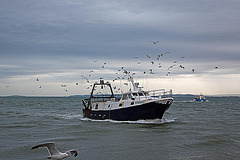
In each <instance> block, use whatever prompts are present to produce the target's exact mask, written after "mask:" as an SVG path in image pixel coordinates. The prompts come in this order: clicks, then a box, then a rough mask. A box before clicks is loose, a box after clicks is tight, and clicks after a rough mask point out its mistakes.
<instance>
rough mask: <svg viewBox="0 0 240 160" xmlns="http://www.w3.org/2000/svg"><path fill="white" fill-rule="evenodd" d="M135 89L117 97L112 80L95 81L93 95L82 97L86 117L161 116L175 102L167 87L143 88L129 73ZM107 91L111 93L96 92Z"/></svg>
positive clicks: (131, 117) (149, 117)
mask: <svg viewBox="0 0 240 160" xmlns="http://www.w3.org/2000/svg"><path fill="white" fill-rule="evenodd" d="M129 77H130V78H129V79H128V80H129V81H130V82H131V84H132V86H133V89H132V90H131V89H130V90H129V91H128V92H126V93H123V94H121V96H120V97H117V96H115V95H114V93H113V89H112V86H111V84H110V83H109V82H104V80H100V82H96V83H94V85H93V88H92V91H91V95H90V97H89V98H88V99H84V100H82V102H83V105H84V109H83V116H84V117H87V118H90V119H96V120H104V119H111V120H117V121H137V120H146V119H162V117H163V114H164V112H165V111H166V110H167V109H168V108H169V107H170V105H171V104H172V102H173V98H172V90H169V91H165V90H164V89H158V90H152V91H144V90H143V87H139V83H135V82H134V80H133V77H131V76H130V75H129ZM99 89H101V90H105V91H106V90H107V91H109V92H110V93H109V94H103V93H102V92H101V93H100V94H99V93H98V94H97V93H95V92H96V91H97V90H99Z"/></svg>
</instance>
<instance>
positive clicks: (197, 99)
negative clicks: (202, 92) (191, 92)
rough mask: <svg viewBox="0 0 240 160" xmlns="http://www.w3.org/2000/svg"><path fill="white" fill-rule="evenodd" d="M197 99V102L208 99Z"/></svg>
mask: <svg viewBox="0 0 240 160" xmlns="http://www.w3.org/2000/svg"><path fill="white" fill-rule="evenodd" d="M195 101H197V102H206V101H207V100H206V99H195Z"/></svg>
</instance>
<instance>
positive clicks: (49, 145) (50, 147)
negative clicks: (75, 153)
mask: <svg viewBox="0 0 240 160" xmlns="http://www.w3.org/2000/svg"><path fill="white" fill-rule="evenodd" d="M39 147H47V149H48V152H49V154H50V155H56V154H60V152H59V151H58V150H57V149H56V147H55V143H54V142H47V143H43V144H39V145H36V146H34V147H32V149H36V148H39Z"/></svg>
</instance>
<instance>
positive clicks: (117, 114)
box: [83, 100, 172, 121]
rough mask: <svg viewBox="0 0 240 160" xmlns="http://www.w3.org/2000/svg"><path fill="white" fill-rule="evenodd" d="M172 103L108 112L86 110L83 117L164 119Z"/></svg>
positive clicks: (145, 105) (130, 119) (152, 103)
mask: <svg viewBox="0 0 240 160" xmlns="http://www.w3.org/2000/svg"><path fill="white" fill-rule="evenodd" d="M171 103H172V100H169V101H167V103H166V104H161V103H155V102H151V103H146V104H142V105H138V106H131V107H127V108H120V109H115V110H108V111H102V110H99V111H93V110H90V109H87V108H85V109H83V115H84V117H87V118H91V119H97V120H104V119H112V120H117V121H137V120H140V119H156V118H159V119H162V117H163V114H164V112H165V111H166V110H167V109H168V108H169V107H170V105H171Z"/></svg>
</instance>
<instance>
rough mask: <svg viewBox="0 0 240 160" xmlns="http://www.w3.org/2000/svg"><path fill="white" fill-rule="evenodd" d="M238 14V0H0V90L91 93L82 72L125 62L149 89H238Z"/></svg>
mask: <svg viewBox="0 0 240 160" xmlns="http://www.w3.org/2000/svg"><path fill="white" fill-rule="evenodd" d="M239 19H240V1H238V0H236V1H235V0H228V1H226V0H211V1H208V0H198V1H197V0H196V1H192V0H180V1H179V0H171V1H169V0H166V1H161V0H159V1H155V0H154V1H153V0H131V1H129V0H119V1H117V0H115V1H110V0H105V1H104V0H101V1H100V0H99V1H98V0H91V1H89V0H88V1H87V0H85V1H80V0H61V1H59V0H41V1H36V0H26V1H19V0H7V1H6V0H0V95H15V94H17V95H33V96H37V95H40V96H55V95H59V96H66V95H73V94H88V93H89V90H87V87H88V86H89V84H88V83H87V82H86V79H85V78H82V76H83V75H84V76H85V77H87V78H88V79H89V80H90V83H94V82H95V81H97V80H98V79H99V78H100V77H103V78H104V79H105V80H109V81H110V80H112V79H114V78H116V77H117V75H116V73H117V71H118V70H119V69H121V67H122V66H124V69H127V70H131V71H132V72H135V73H136V75H135V78H136V80H138V81H139V82H140V84H141V85H142V86H144V87H145V88H148V89H157V88H166V89H173V92H174V93H193V94H200V93H203V94H207V95H215V94H239V93H240V85H239V80H240V70H239V68H240V63H239V61H240V45H239V42H240V21H239ZM152 41H159V42H158V43H157V44H156V45H154V44H153V43H152ZM166 52H170V53H167V54H165V53H166ZM159 54H160V55H161V54H163V56H161V58H160V60H157V55H159ZM147 55H150V56H151V59H149V58H147ZM183 56H185V57H184V58H181V57H183ZM135 57H138V58H135ZM94 61H97V62H94ZM151 61H154V64H151ZM174 61H177V62H176V63H174ZM105 62H106V65H104V68H102V66H103V64H104V63H105ZM139 63H140V64H139ZM159 63H161V64H160V65H161V68H159ZM173 64H175V66H174V67H173V68H170V69H169V70H168V67H170V66H171V65H173ZM180 65H182V66H184V68H185V69H183V68H181V67H180ZM216 66H217V67H218V68H215V67H216ZM149 69H152V70H153V71H154V75H151V74H149ZM192 69H194V70H195V72H194V73H193V72H192ZM90 71H93V72H91V73H89V72H90ZM144 71H145V72H146V73H147V74H145V75H143V72H144ZM168 72H170V74H169V73H168ZM118 74H119V75H121V73H120V72H119V73H118ZM167 74H168V76H166V75H167ZM89 75H91V76H89ZM139 77H140V78H139ZM37 78H38V79H39V81H36V79H37ZM76 83H80V84H79V85H76ZM114 83H116V84H115V85H118V83H119V82H114ZM63 84H64V85H66V86H67V87H61V85H63ZM119 85H120V84H119ZM40 86H41V87H40ZM66 90H67V91H66ZM123 90H127V88H123Z"/></svg>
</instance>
